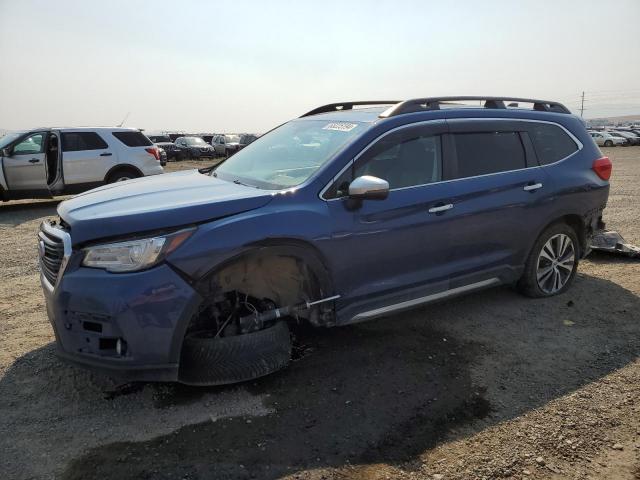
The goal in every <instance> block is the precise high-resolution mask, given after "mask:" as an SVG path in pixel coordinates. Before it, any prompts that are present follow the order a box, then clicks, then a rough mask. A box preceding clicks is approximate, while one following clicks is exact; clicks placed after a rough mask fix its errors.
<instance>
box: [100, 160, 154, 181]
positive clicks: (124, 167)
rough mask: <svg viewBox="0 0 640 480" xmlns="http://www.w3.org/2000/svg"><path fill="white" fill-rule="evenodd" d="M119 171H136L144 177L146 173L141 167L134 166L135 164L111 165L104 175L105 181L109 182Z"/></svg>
mask: <svg viewBox="0 0 640 480" xmlns="http://www.w3.org/2000/svg"><path fill="white" fill-rule="evenodd" d="M117 172H134V173H135V174H136V175H137V176H139V177H144V174H143V173H142V171H140V169H139V168H137V167H134V166H133V165H129V164H123V165H116V166H115V167H111V168H110V169H109V171H108V172H107V174H106V175H105V176H104V181H105V183H106V182H108V181H109V178H110V177H111V176H112V175H113V174H115V173H117Z"/></svg>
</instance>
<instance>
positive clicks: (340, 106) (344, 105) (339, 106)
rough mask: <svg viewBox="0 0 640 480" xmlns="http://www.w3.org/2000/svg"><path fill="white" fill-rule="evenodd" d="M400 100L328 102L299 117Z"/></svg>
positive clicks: (389, 103) (398, 101) (388, 103)
mask: <svg viewBox="0 0 640 480" xmlns="http://www.w3.org/2000/svg"><path fill="white" fill-rule="evenodd" d="M400 102H401V100H372V101H370V102H366V101H357V102H341V103H330V104H328V105H322V106H321V107H318V108H314V109H313V110H311V111H310V112H307V113H305V114H304V115H301V116H300V118H302V117H308V116H310V115H317V114H318V113H328V112H338V111H341V110H352V109H353V106H354V105H393V104H396V103H400Z"/></svg>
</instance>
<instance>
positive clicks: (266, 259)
mask: <svg viewBox="0 0 640 480" xmlns="http://www.w3.org/2000/svg"><path fill="white" fill-rule="evenodd" d="M292 251H293V252H295V251H296V248H295V247H292V246H289V247H280V248H264V249H260V250H257V251H254V252H251V253H248V254H244V255H241V256H240V257H236V258H234V259H232V260H230V261H228V262H226V263H225V264H223V265H221V266H220V267H219V268H217V269H215V270H214V271H212V272H210V273H209V274H208V275H206V276H205V277H204V278H203V279H202V280H200V281H199V282H198V285H197V286H196V288H197V290H198V291H199V292H200V293H201V295H202V296H203V298H204V299H205V301H204V305H205V306H206V304H210V303H211V302H215V301H216V300H217V299H219V298H221V296H224V295H226V294H227V293H230V292H238V293H241V294H242V295H249V296H251V297H254V298H257V299H267V300H269V301H272V302H273V303H274V304H275V305H277V306H278V307H285V306H291V305H296V304H299V303H302V302H306V301H314V300H320V299H322V298H325V297H327V296H329V295H330V294H331V293H330V289H329V287H328V286H327V280H326V278H323V276H324V275H323V274H322V272H318V265H317V264H315V263H314V261H313V259H312V258H303V257H302V256H296V255H294V254H292V253H291V252H292ZM297 317H299V318H301V319H305V320H308V321H309V322H310V323H312V324H313V325H325V326H328V325H332V324H334V323H335V312H334V310H333V307H332V306H331V304H327V305H322V306H321V307H316V308H313V309H311V310H305V311H300V312H299V314H298V315H297ZM192 321H193V320H192Z"/></svg>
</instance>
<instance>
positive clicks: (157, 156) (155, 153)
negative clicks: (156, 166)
mask: <svg viewBox="0 0 640 480" xmlns="http://www.w3.org/2000/svg"><path fill="white" fill-rule="evenodd" d="M145 150H146V151H147V153H150V154H151V155H153V157H154V158H155V159H156V160H158V161H160V151H159V150H158V149H157V148H156V147H150V148H145Z"/></svg>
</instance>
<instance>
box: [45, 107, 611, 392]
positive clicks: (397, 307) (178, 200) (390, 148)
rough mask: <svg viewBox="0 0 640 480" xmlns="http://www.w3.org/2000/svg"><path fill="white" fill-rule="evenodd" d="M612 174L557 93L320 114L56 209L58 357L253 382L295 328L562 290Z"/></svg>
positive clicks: (50, 231) (147, 373)
mask: <svg viewBox="0 0 640 480" xmlns="http://www.w3.org/2000/svg"><path fill="white" fill-rule="evenodd" d="M469 101H471V102H473V104H474V105H469V103H470V102H469ZM356 107H357V108H356ZM610 174H611V162H610V161H609V159H608V158H606V157H603V156H602V154H601V152H600V150H599V149H598V147H597V146H596V145H595V143H594V142H593V140H592V139H591V137H590V136H589V134H588V133H587V132H586V130H585V127H584V126H583V123H582V122H581V120H580V119H579V118H577V117H576V116H574V115H571V113H570V112H569V110H567V109H566V107H564V106H563V105H562V104H560V103H557V102H551V101H543V100H533V99H517V98H497V97H438V98H419V99H413V100H407V101H401V102H400V101H374V102H345V103H340V104H331V105H325V106H322V107H319V108H317V109H315V110H313V111H311V112H309V113H307V114H305V115H303V116H302V117H300V118H297V119H295V120H292V121H290V122H288V123H285V124H283V125H281V126H279V127H277V128H275V129H273V130H272V131H270V132H269V133H267V134H265V135H263V136H262V137H260V138H259V139H258V140H256V141H255V142H253V143H252V144H251V145H248V146H247V147H246V148H244V149H243V150H241V151H240V152H238V153H236V154H235V155H234V156H232V157H230V158H229V159H227V160H226V161H224V162H223V163H221V164H219V165H218V166H216V167H215V168H211V169H209V170H193V171H184V172H178V173H172V174H165V175H158V176H156V177H150V178H141V179H136V180H131V181H127V182H124V183H118V184H112V185H107V186H104V187H101V188H97V189H95V190H92V191H89V192H87V193H84V194H81V195H78V196H77V197H74V198H73V199H71V200H67V201H65V202H63V203H61V204H60V205H59V207H58V214H59V220H57V221H56V222H45V223H43V224H42V226H41V229H40V232H39V253H40V267H41V271H42V275H41V281H42V286H43V291H44V294H45V297H46V305H47V312H48V315H49V318H50V321H51V323H52V325H53V329H54V331H55V335H56V340H57V344H58V347H59V349H58V350H59V354H60V355H61V356H62V357H63V358H65V359H67V360H69V361H72V362H74V363H76V364H79V365H82V366H85V367H89V368H95V369H99V370H103V371H106V372H109V373H110V374H113V375H114V376H121V377H127V378H128V379H135V380H159V381H180V382H184V383H188V384H195V385H211V384H223V383H232V382H238V381H242V380H246V379H250V378H255V377H259V376H261V375H265V374H267V373H270V372H272V371H275V370H277V369H279V368H281V367H283V366H285V365H286V364H287V363H288V361H289V356H290V350H291V343H290V342H291V341H290V327H292V326H293V325H294V324H296V323H299V322H307V323H309V324H311V325H314V326H318V327H330V326H340V325H346V324H350V323H354V322H361V321H364V320H369V319H372V318H377V317H381V316H387V315H389V314H392V313H395V312H398V311H401V310H404V309H407V308H411V307H414V306H417V305H422V304H425V303H428V302H433V301H437V300H441V299H446V298H451V297H453V296H455V295H460V294H464V293H467V292H472V291H476V290H479V289H482V288H487V287H491V286H495V285H501V284H502V285H504V284H513V285H515V286H517V288H518V290H520V291H521V292H522V293H523V294H525V295H527V296H530V297H548V296H552V295H556V294H560V293H562V292H564V291H565V290H567V288H569V286H570V285H571V283H572V281H573V279H574V277H575V275H576V270H577V268H578V261H579V259H580V258H581V257H584V255H586V254H587V253H588V251H589V243H590V237H591V236H592V234H593V232H594V231H596V230H597V229H599V228H601V227H602V226H603V224H602V211H603V209H604V207H605V205H606V202H607V197H608V193H609V182H608V179H609V176H610Z"/></svg>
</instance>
